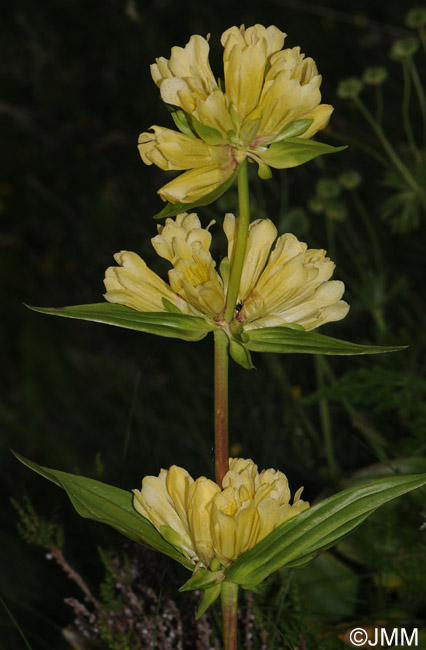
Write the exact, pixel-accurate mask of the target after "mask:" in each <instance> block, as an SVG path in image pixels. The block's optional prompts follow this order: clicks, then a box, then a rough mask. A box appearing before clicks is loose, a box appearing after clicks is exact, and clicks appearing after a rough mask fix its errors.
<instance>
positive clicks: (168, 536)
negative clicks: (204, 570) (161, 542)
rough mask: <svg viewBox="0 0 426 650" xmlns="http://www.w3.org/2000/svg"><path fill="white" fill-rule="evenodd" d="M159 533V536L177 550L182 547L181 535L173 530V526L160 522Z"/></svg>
mask: <svg viewBox="0 0 426 650" xmlns="http://www.w3.org/2000/svg"><path fill="white" fill-rule="evenodd" d="M160 535H161V537H164V539H165V540H166V542H168V543H169V544H170V545H171V546H174V547H175V549H176V550H177V551H179V549H181V548H182V544H183V541H182V538H181V536H180V535H179V533H177V532H176V531H175V530H173V528H170V526H167V524H162V525H161V526H160ZM179 552H180V551H179Z"/></svg>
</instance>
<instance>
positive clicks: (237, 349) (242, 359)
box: [229, 338, 254, 370]
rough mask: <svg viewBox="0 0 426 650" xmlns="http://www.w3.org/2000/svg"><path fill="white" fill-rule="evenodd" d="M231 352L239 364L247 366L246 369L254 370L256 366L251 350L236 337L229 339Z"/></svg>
mask: <svg viewBox="0 0 426 650" xmlns="http://www.w3.org/2000/svg"><path fill="white" fill-rule="evenodd" d="M229 354H230V356H231V358H232V359H233V360H234V361H235V363H238V365H240V366H242V367H243V368H245V370H252V369H253V368H254V365H253V363H252V360H251V356H250V352H249V351H248V350H247V348H246V347H245V346H244V345H243V344H242V343H240V342H239V341H237V340H236V339H235V338H231V339H229Z"/></svg>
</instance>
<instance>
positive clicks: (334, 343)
mask: <svg viewBox="0 0 426 650" xmlns="http://www.w3.org/2000/svg"><path fill="white" fill-rule="evenodd" d="M247 337H248V338H247ZM243 339H244V344H245V346H246V348H247V349H248V350H251V351H252V352H280V353H287V354H289V353H304V354H380V353H382V352H396V351H398V350H404V349H405V348H406V347H407V346H406V345H402V346H397V345H391V346H389V345H387V346H383V345H360V344H359V343H350V342H349V341H341V340H340V339H334V338H332V337H331V336H324V334H317V333H316V332H306V331H305V330H303V329H294V328H293V327H287V326H286V325H282V326H281V327H262V328H259V329H252V330H248V331H246V332H244V337H243Z"/></svg>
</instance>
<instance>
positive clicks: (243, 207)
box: [225, 158, 250, 323]
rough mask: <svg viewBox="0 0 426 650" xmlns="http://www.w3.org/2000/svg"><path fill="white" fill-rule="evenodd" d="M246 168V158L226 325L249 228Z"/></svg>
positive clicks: (234, 300)
mask: <svg viewBox="0 0 426 650" xmlns="http://www.w3.org/2000/svg"><path fill="white" fill-rule="evenodd" d="M247 166H248V165H247V158H246V159H245V160H244V161H243V163H242V165H241V169H240V173H239V174H238V211H239V217H238V226H237V228H238V230H237V239H236V243H235V250H234V255H233V258H232V260H231V274H230V278H229V287H228V293H227V296H226V309H225V320H226V322H227V323H230V322H231V320H232V319H233V317H234V312H235V306H236V304H237V299H238V291H239V289H240V281H241V274H242V271H243V264H244V257H245V254H246V247H247V237H248V231H249V226H250V200H249V184H248V169H247Z"/></svg>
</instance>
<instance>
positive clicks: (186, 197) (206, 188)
mask: <svg viewBox="0 0 426 650" xmlns="http://www.w3.org/2000/svg"><path fill="white" fill-rule="evenodd" d="M235 166H236V163H235ZM234 169H235V167H231V168H230V169H227V170H225V169H221V168H220V167H218V166H217V165H207V166H206V167H201V168H199V169H191V170H190V171H188V172H185V173H184V174H181V175H180V176H178V177H177V178H175V179H174V180H172V181H170V183H167V185H163V187H162V188H161V189H159V190H158V194H159V195H160V196H161V198H162V199H163V201H170V203H192V202H194V201H197V200H198V199H200V198H201V197H203V196H206V195H207V194H210V192H213V191H214V190H215V189H217V188H218V187H219V186H220V185H222V184H223V183H225V182H226V181H227V180H228V179H229V178H230V177H231V176H232V174H233V173H234Z"/></svg>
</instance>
